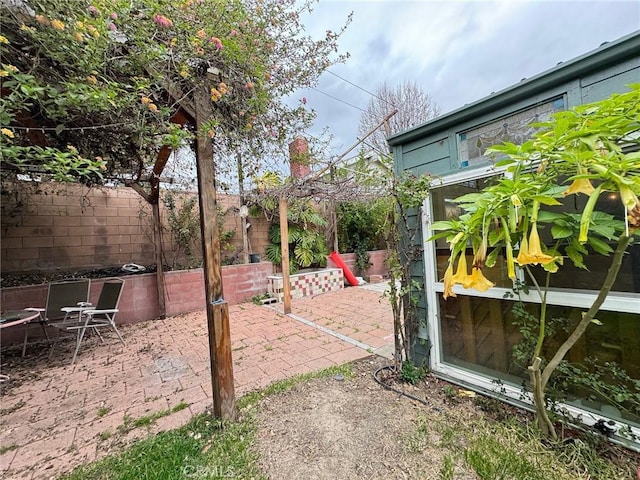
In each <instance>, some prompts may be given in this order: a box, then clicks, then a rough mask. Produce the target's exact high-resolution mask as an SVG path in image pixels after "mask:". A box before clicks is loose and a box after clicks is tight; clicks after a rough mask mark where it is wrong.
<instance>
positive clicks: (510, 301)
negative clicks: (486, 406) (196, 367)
mask: <svg viewBox="0 0 640 480" xmlns="http://www.w3.org/2000/svg"><path fill="white" fill-rule="evenodd" d="M502 174H503V172H500V171H498V170H496V169H494V168H477V169H470V170H465V171H461V172H457V173H455V174H452V175H449V176H445V177H443V178H442V179H440V181H439V183H438V184H437V185H434V186H433V187H432V190H431V192H430V195H429V196H428V198H427V199H426V200H425V203H424V205H423V218H422V221H423V234H424V240H425V248H424V265H425V277H426V295H427V303H428V318H427V329H426V331H423V332H422V333H423V335H424V334H426V335H428V337H429V338H430V339H431V345H432V346H431V351H430V365H431V368H432V370H433V371H434V372H435V373H436V374H439V375H441V376H443V377H445V378H447V379H450V380H452V381H455V382H458V383H460V384H463V385H466V386H469V387H471V388H475V389H478V390H480V391H484V392H486V393H490V394H494V395H499V396H501V397H503V398H504V399H506V400H508V401H513V402H517V403H525V404H526V403H531V398H530V397H529V396H528V395H527V394H526V393H524V394H523V391H524V390H523V386H524V385H526V384H527V383H528V375H527V370H526V367H527V366H528V365H527V361H526V360H522V359H519V358H518V355H517V351H518V350H517V349H518V345H519V344H520V340H521V338H522V334H521V324H518V322H520V323H521V322H522V317H521V316H518V315H516V314H514V310H513V306H514V305H515V304H516V300H518V299H517V298H514V297H511V298H506V297H507V296H508V295H509V294H511V293H512V282H511V280H510V279H509V278H508V275H507V267H506V262H505V261H504V259H503V258H501V257H500V256H499V257H498V261H497V262H496V265H495V266H494V267H493V268H491V269H485V270H483V273H484V275H485V276H486V277H487V278H488V279H489V280H491V281H492V282H494V284H495V285H496V286H495V287H493V288H491V289H489V290H488V291H486V292H478V291H476V290H473V289H468V290H467V289H464V288H463V287H461V286H460V285H456V286H455V287H454V292H455V293H456V295H457V296H456V297H453V298H451V297H450V298H448V299H447V300H444V299H443V298H442V293H443V292H444V283H443V282H442V279H443V277H444V272H445V270H446V268H447V265H448V259H449V254H450V250H449V245H448V244H447V243H446V241H445V240H444V239H441V240H436V241H434V242H426V240H427V239H428V238H429V237H430V236H431V235H432V234H433V232H432V231H430V229H429V225H430V223H431V222H435V221H440V220H446V219H449V218H452V217H456V216H457V215H459V214H460V213H461V212H459V211H458V210H457V207H456V205H455V204H454V203H453V202H452V200H453V199H455V198H457V197H459V196H461V195H464V194H467V193H472V192H479V191H481V190H482V189H483V188H484V187H485V186H486V185H488V184H489V183H490V182H491V180H492V178H494V177H495V176H497V175H502ZM572 197H575V196H572ZM609 200H611V201H612V204H613V201H614V200H615V201H616V202H617V204H619V203H620V202H619V200H617V199H609ZM572 201H575V200H574V199H573V198H571V199H570V200H567V202H572ZM578 201H582V200H578ZM602 202H607V199H606V198H603V199H602ZM606 207H607V205H600V209H606ZM563 208H565V209H569V210H570V209H572V208H575V209H577V210H580V211H581V209H582V208H583V205H581V204H575V205H569V204H567V205H565V206H564V207H563ZM544 234H545V233H544V231H541V236H543V235H544ZM638 249H640V245H632V246H630V247H629V251H628V255H625V258H624V260H623V266H622V268H621V272H620V274H619V275H618V280H617V281H616V284H615V286H614V290H615V291H613V292H611V294H610V295H609V296H608V297H607V299H606V301H605V303H604V304H603V306H602V308H601V311H600V312H599V314H598V319H599V320H600V321H601V322H602V325H601V326H597V325H593V326H590V327H589V329H588V330H587V332H586V334H585V335H584V336H583V338H582V339H581V340H580V342H578V344H577V345H576V346H575V347H574V348H572V349H571V350H570V352H569V353H568V355H567V360H569V361H571V362H583V361H585V359H594V361H595V362H599V364H602V365H608V364H616V365H619V366H620V367H622V368H623V369H625V371H626V372H627V373H628V374H629V376H630V377H632V378H634V379H638V378H640V284H639V283H638V275H640V250H638ZM467 255H468V261H469V264H470V263H471V261H472V258H473V253H472V251H471V249H469V250H468V251H467ZM596 257H597V256H595V255H594V256H593V258H587V264H588V265H589V267H590V269H591V272H585V271H583V270H581V271H574V270H572V269H571V268H569V269H568V271H569V273H568V274H565V275H564V276H558V278H557V279H554V282H555V283H553V284H552V288H551V290H550V291H549V294H548V296H547V303H548V309H549V310H548V311H549V315H550V316H552V317H555V318H558V319H565V320H566V321H567V322H568V323H570V322H571V321H575V320H577V319H578V318H579V315H580V314H581V312H582V311H584V310H585V309H586V308H588V306H590V305H591V303H592V302H593V300H594V299H595V297H596V296H597V293H598V291H597V289H599V283H598V282H599V281H600V280H601V279H602V278H603V275H604V272H605V271H606V268H607V267H608V263H606V257H605V259H604V260H605V261H604V263H603V262H602V260H603V259H602V258H596ZM519 275H520V279H524V276H523V275H522V272H519ZM554 275H558V274H554ZM520 300H521V301H522V305H523V306H524V308H525V310H526V311H528V312H529V313H530V314H531V315H533V316H534V317H535V318H537V316H536V311H537V309H539V306H540V298H539V296H538V295H537V293H535V292H534V291H533V290H531V291H530V292H529V293H528V294H524V293H521V295H520ZM562 335H563V334H562V332H561V331H558V333H557V337H558V339H560V338H561V337H562ZM551 340H553V339H551ZM568 398H569V401H568V403H567V404H565V405H563V407H564V408H566V410H567V411H568V412H569V413H570V414H572V415H574V416H580V417H581V418H582V420H583V421H584V422H585V423H587V424H589V423H595V422H597V421H598V420H600V419H604V420H605V421H608V420H613V421H616V422H619V423H618V425H619V426H620V425H623V424H624V425H629V426H630V427H631V429H632V431H633V432H634V433H635V434H636V435H638V436H639V437H640V412H638V411H631V412H630V411H626V409H621V408H618V407H619V405H618V406H616V405H614V404H611V403H610V402H607V400H606V399H605V398H601V397H598V396H597V395H596V396H591V395H590V394H589V393H588V392H584V391H581V390H580V389H575V391H572V392H570V393H569V397H568Z"/></svg>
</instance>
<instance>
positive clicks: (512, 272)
mask: <svg viewBox="0 0 640 480" xmlns="http://www.w3.org/2000/svg"><path fill="white" fill-rule="evenodd" d="M505 249H506V251H507V274H508V275H509V278H510V279H511V280H515V279H516V266H515V263H514V261H513V247H511V243H507V245H506V247H505Z"/></svg>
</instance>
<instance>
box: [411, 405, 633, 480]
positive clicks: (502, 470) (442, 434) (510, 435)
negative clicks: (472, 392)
mask: <svg viewBox="0 0 640 480" xmlns="http://www.w3.org/2000/svg"><path fill="white" fill-rule="evenodd" d="M434 446H435V447H436V448H439V449H444V450H446V452H445V454H444V457H443V458H444V462H443V464H442V466H441V468H440V471H439V477H440V478H441V479H453V478H456V476H455V472H456V471H461V470H472V471H473V472H475V474H476V475H477V478H479V479H481V480H495V479H528V480H548V479H550V478H553V479H554V480H574V479H576V478H591V479H603V480H604V479H622V478H633V477H634V475H635V472H634V471H633V470H632V466H631V465H629V464H627V465H616V464H614V463H612V462H609V461H607V460H606V459H604V458H602V457H601V456H600V455H599V454H598V453H597V451H596V450H595V448H594V447H593V446H591V445H588V444H587V443H586V442H584V441H580V440H577V441H575V442H565V443H562V442H557V443H551V444H550V443H549V442H548V441H545V440H543V439H542V438H541V436H540V434H539V432H538V431H537V430H536V429H535V428H533V427H532V426H531V425H529V424H528V423H522V422H521V419H520V420H515V419H513V418H511V419H507V420H504V421H496V420H492V419H487V418H485V417H482V416H473V415H468V414H465V413H462V414H460V413H456V410H454V409H448V410H447V411H446V412H443V413H440V414H433V413H429V414H428V416H427V415H421V416H419V417H418V420H417V422H416V426H415V428H414V429H413V431H412V433H411V434H410V435H409V436H408V438H406V439H405V447H406V448H407V449H408V450H409V451H411V452H414V453H415V452H418V451H419V450H420V449H425V450H426V449H427V448H434Z"/></svg>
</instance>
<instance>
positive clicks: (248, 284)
mask: <svg viewBox="0 0 640 480" xmlns="http://www.w3.org/2000/svg"><path fill="white" fill-rule="evenodd" d="M272 274H273V264H271V263H270V262H260V263H250V264H246V265H229V266H225V267H222V283H223V288H224V296H225V299H226V300H227V302H229V304H231V305H234V304H237V303H242V302H245V301H247V300H249V299H251V298H252V297H254V296H256V295H261V294H264V293H266V291H267V277H268V276H269V275H272ZM122 278H123V279H124V281H125V283H124V289H123V291H122V297H121V298H120V306H119V307H120V308H119V310H120V311H119V312H118V314H117V315H116V323H117V324H118V325H123V324H128V323H136V322H142V321H145V320H152V319H154V318H158V316H159V313H158V289H157V287H156V274H155V273H146V274H140V275H125V276H123V277H122ZM103 282H104V279H95V280H92V281H91V290H90V295H89V299H90V301H91V302H93V303H95V302H97V300H98V296H99V295H100V290H101V289H102V284H103ZM47 288H48V287H47V285H46V284H43V285H29V286H25V287H10V288H3V289H2V290H1V291H0V301H1V302H2V303H1V304H2V310H21V309H23V308H26V307H44V305H45V304H46V302H47ZM165 291H166V309H167V315H168V316H174V315H178V314H180V313H187V312H193V311H197V310H204V308H205V298H204V273H203V270H202V269H201V268H198V269H194V270H180V271H174V272H167V273H166V274H165ZM23 332H24V330H23V328H22V327H11V328H7V329H6V330H2V332H1V335H2V337H1V339H0V340H1V342H2V345H8V344H11V343H16V342H19V341H21V340H22V338H23ZM38 334H41V331H40V330H37V329H35V328H34V329H33V332H32V333H31V332H30V336H31V335H33V336H37V335H38Z"/></svg>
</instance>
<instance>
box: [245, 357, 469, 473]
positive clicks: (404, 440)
mask: <svg viewBox="0 0 640 480" xmlns="http://www.w3.org/2000/svg"><path fill="white" fill-rule="evenodd" d="M385 365H389V361H388V360H386V359H384V358H381V357H369V358H367V359H364V360H361V361H357V362H355V363H354V364H353V370H354V376H353V377H352V378H344V379H341V378H339V377H338V378H336V377H327V378H321V379H316V380H312V381H310V382H304V383H301V384H298V385H296V386H294V387H293V388H292V389H290V390H289V391H287V392H285V393H282V394H278V395H273V396H270V397H268V398H266V399H264V400H263V401H262V403H261V404H260V406H259V408H258V413H257V417H258V425H259V427H258V429H259V439H258V450H259V453H260V465H261V468H262V470H263V471H264V472H265V474H266V475H267V476H268V478H271V479H274V480H275V479H278V480H289V479H290V480H298V479H301V478H304V479H308V480H314V479H415V478H423V479H430V478H440V477H439V472H440V470H441V468H442V464H443V455H444V452H445V451H444V450H443V449H439V448H431V447H430V446H429V445H422V446H421V447H423V448H420V449H419V451H416V450H418V449H416V448H412V443H413V441H415V432H416V428H417V422H418V417H419V416H420V415H428V414H429V413H430V412H435V413H441V412H444V411H446V410H447V409H448V408H451V407H450V406H448V405H446V403H445V400H444V397H443V395H441V393H440V392H441V391H442V388H441V385H439V383H440V382H439V381H438V380H436V379H433V378H431V379H427V380H425V381H424V382H423V385H422V388H421V389H418V388H413V389H412V390H413V394H415V396H418V395H420V396H421V397H422V398H423V399H424V398H426V397H425V395H424V394H423V393H421V392H420V390H422V389H424V388H429V387H432V388H430V393H429V399H428V403H429V406H427V405H424V404H422V403H420V402H417V401H415V400H412V399H410V398H407V397H405V396H402V395H399V394H397V393H395V392H393V391H389V390H385V389H384V388H383V387H382V386H380V385H379V384H378V383H377V382H376V381H375V380H374V378H373V372H375V371H376V370H377V369H378V368H380V367H382V366H385ZM461 406H462V407H463V408H464V409H465V410H467V411H468V415H472V416H473V415H478V414H479V411H478V409H477V408H476V407H475V406H474V404H473V403H472V402H471V401H464V405H460V404H458V405H457V408H460V407H461ZM431 441H433V442H435V443H438V439H435V438H431ZM455 478H456V479H474V478H477V477H476V476H475V474H474V473H473V472H470V471H467V472H464V471H457V472H456V476H455Z"/></svg>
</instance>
